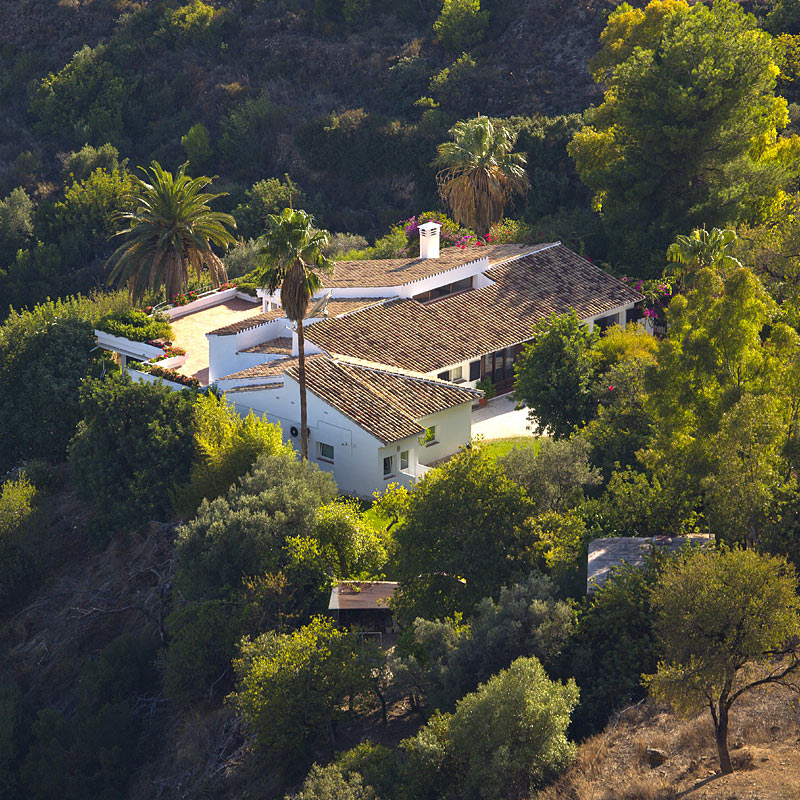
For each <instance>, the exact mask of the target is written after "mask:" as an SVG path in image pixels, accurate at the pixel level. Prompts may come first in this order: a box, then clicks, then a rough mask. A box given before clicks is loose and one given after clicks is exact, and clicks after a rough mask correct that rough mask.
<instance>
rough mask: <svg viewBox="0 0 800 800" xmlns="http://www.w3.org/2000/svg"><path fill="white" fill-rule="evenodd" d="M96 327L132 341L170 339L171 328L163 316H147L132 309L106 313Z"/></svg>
mask: <svg viewBox="0 0 800 800" xmlns="http://www.w3.org/2000/svg"><path fill="white" fill-rule="evenodd" d="M97 329H98V330H101V331H105V332H106V333H110V334H112V335H113V336H124V337H125V338H126V339H130V340H131V341H132V342H149V341H155V340H157V339H165V340H167V341H171V339H172V328H171V327H170V324H169V322H168V321H167V319H166V318H165V317H163V316H162V317H159V316H155V317H149V316H148V315H147V314H145V313H144V311H134V310H133V309H128V310H126V311H114V312H112V313H111V314H107V315H106V316H104V317H103V318H102V319H101V320H99V321H98V323H97Z"/></svg>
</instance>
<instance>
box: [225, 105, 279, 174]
mask: <svg viewBox="0 0 800 800" xmlns="http://www.w3.org/2000/svg"><path fill="white" fill-rule="evenodd" d="M286 114H287V110H286V109H284V108H282V107H281V106H278V105H276V104H275V103H274V102H272V101H271V100H270V99H269V96H268V95H267V94H266V92H262V93H261V94H260V95H259V96H258V97H253V98H250V99H249V100H245V102H244V103H243V104H242V105H241V106H239V107H238V108H235V109H233V111H231V112H230V113H229V114H228V115H227V116H226V117H224V118H223V120H222V122H221V123H220V140H219V151H220V154H221V155H222V157H223V158H224V159H225V161H226V163H228V164H229V165H230V166H231V168H233V169H234V170H237V171H239V172H242V173H246V174H248V175H254V176H255V175H263V174H264V173H267V174H269V173H271V172H273V170H274V167H275V152H274V146H275V135H276V134H277V133H278V131H279V129H280V126H281V124H282V123H283V122H284V120H285V118H286Z"/></svg>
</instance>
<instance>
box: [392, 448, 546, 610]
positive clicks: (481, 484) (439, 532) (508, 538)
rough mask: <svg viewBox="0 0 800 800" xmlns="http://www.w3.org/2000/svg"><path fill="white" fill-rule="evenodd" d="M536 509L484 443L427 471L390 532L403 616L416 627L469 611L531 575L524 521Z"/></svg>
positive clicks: (529, 541)
mask: <svg viewBox="0 0 800 800" xmlns="http://www.w3.org/2000/svg"><path fill="white" fill-rule="evenodd" d="M532 510H533V504H532V503H531V501H530V499H529V498H528V497H527V495H526V494H525V491H524V489H522V488H521V487H520V486H519V485H518V484H516V483H514V482H513V481H512V480H510V479H509V478H508V477H507V476H506V474H505V472H504V471H503V469H502V467H500V465H499V464H497V462H496V460H495V459H494V458H493V457H492V456H491V455H490V454H489V452H488V451H487V450H486V449H485V448H482V447H480V446H476V445H473V446H472V447H471V448H470V449H466V450H462V451H461V452H459V453H457V454H456V455H455V456H453V458H451V459H450V460H449V461H448V462H447V463H446V464H444V465H443V466H442V467H440V468H439V469H437V470H435V471H432V472H429V473H428V474H426V475H425V477H424V478H423V479H422V480H421V481H420V482H419V484H418V485H417V487H416V488H415V489H414V490H413V491H412V492H410V493H409V494H408V495H407V504H406V508H405V509H404V510H403V515H404V516H403V519H402V521H401V522H400V523H399V524H398V525H397V526H396V527H395V528H393V529H392V530H393V532H394V533H395V538H396V542H397V548H398V554H397V575H398V577H399V579H400V581H401V582H402V587H401V591H400V597H399V601H398V603H399V613H400V615H401V616H402V617H403V618H404V619H405V620H407V621H408V622H411V621H412V620H413V619H415V618H416V617H418V616H421V617H425V618H427V619H434V618H436V617H439V618H442V617H446V616H448V615H450V614H452V613H453V612H455V611H465V612H466V611H469V610H471V609H472V608H473V607H474V606H475V605H476V604H477V603H478V602H479V601H480V600H481V599H482V598H484V597H488V596H490V595H492V596H496V595H497V593H498V592H499V591H500V588H501V587H502V586H506V585H508V584H510V583H513V582H514V581H515V580H519V579H520V578H522V577H523V576H524V575H526V574H527V573H528V572H529V571H530V567H531V566H532V561H533V550H532V544H533V540H532V537H531V536H530V534H529V532H528V531H527V528H526V526H525V522H526V520H527V518H528V517H529V516H530V514H531V512H532Z"/></svg>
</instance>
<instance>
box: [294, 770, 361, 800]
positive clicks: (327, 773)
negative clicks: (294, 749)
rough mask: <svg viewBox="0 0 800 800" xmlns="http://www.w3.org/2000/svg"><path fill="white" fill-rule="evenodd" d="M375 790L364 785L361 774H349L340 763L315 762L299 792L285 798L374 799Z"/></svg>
mask: <svg viewBox="0 0 800 800" xmlns="http://www.w3.org/2000/svg"><path fill="white" fill-rule="evenodd" d="M374 799H375V791H374V790H373V788H372V787H371V786H364V785H363V782H362V779H361V776H360V775H359V774H358V773H357V772H351V773H349V774H348V775H347V776H345V774H344V773H343V772H342V769H341V767H340V766H339V765H338V764H328V765H327V766H326V767H321V766H320V765H319V764H314V766H313V767H311V771H310V772H309V773H308V775H307V776H306V779H305V780H304V781H303V788H302V789H301V790H300V792H299V793H298V794H293V795H287V796H286V798H285V800H374Z"/></svg>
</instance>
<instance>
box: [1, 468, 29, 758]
mask: <svg viewBox="0 0 800 800" xmlns="http://www.w3.org/2000/svg"><path fill="white" fill-rule="evenodd" d="M35 499H36V487H35V486H33V484H31V483H30V482H29V481H28V479H27V478H26V477H25V475H24V474H23V475H22V476H21V477H19V478H17V479H16V480H13V479H11V478H9V479H8V480H7V481H5V483H3V484H2V485H0V601H2V603H3V605H7V604H10V601H11V600H12V598H13V595H14V592H15V590H16V589H17V588H18V586H19V584H20V583H21V581H22V580H23V578H24V577H25V576H26V573H30V572H31V571H32V569H33V567H34V564H33V563H32V559H31V556H32V555H33V554H32V553H31V552H30V550H31V548H30V546H29V543H28V542H27V541H26V539H27V537H26V533H27V531H25V530H24V525H25V523H26V522H27V521H28V520H29V519H30V518H31V516H32V515H33V512H34V500H35ZM0 769H1V768H0Z"/></svg>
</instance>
